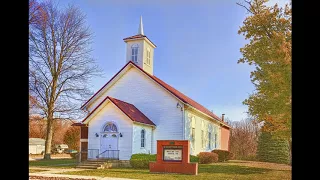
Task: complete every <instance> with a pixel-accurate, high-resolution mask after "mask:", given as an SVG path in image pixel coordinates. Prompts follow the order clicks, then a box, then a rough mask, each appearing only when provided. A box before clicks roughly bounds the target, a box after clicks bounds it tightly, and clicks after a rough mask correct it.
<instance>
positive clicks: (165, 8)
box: [59, 0, 288, 121]
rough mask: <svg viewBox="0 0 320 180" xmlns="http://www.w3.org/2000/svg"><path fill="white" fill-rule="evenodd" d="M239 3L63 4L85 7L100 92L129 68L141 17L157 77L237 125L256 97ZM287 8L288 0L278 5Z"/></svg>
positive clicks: (75, 0) (105, 0) (124, 0)
mask: <svg viewBox="0 0 320 180" xmlns="http://www.w3.org/2000/svg"><path fill="white" fill-rule="evenodd" d="M236 2H239V1H238V0H201V1H196V0H184V1H182V0H162V1H159V0H153V1H147V0H135V1H129V0H61V1H59V5H61V6H65V5H67V4H68V3H72V4H75V5H76V6H78V7H80V9H81V10H82V12H83V13H85V14H86V16H87V24H88V25H89V26H90V29H91V31H92V32H93V34H94V36H93V43H92V48H93V52H92V56H93V57H94V58H95V59H96V61H97V63H98V65H99V66H100V68H101V69H102V70H103V73H104V77H103V78H95V79H93V80H92V90H93V91H94V92H96V91H98V90H99V89H100V88H101V87H102V86H103V85H104V84H105V83H106V82H107V81H108V80H109V79H110V78H111V77H112V76H113V75H114V74H115V73H117V72H118V71H119V70H120V69H121V68H122V67H123V66H124V65H125V63H126V60H125V53H126V52H125V47H126V44H125V42H123V38H125V37H128V36H132V35H135V34H137V31H138V26H139V19H140V15H142V17H143V24H144V34H145V35H146V36H147V37H148V38H149V39H150V40H151V41H152V42H153V43H155V44H156V45H157V48H156V49H155V52H154V53H155V54H154V75H155V76H157V77H158V78H160V79H162V80H163V81H165V82H166V83H168V84H170V85H171V86H173V87H175V88H176V89H178V90H179V91H181V92H182V93H184V94H186V95H187V96H189V97H190V98H192V99H193V100H195V101H197V102H198V103H200V104H202V105H203V106H205V107H206V108H208V109H209V110H213V112H214V113H215V114H216V115H218V116H221V114H222V113H225V114H226V115H225V117H227V118H229V119H230V120H232V121H239V120H241V119H243V118H245V117H246V113H245V112H246V111H247V107H246V106H244V105H242V101H243V100H244V99H246V98H247V97H248V96H249V94H250V93H252V92H253V90H254V86H253V85H252V83H251V81H250V71H252V70H253V67H251V66H249V65H247V64H237V61H238V59H239V58H240V57H241V53H240V48H241V47H243V46H244V45H245V44H246V41H245V40H244V37H243V36H242V35H238V33H237V32H238V29H239V27H240V26H241V25H242V22H243V20H244V19H245V17H246V16H247V13H246V11H245V9H244V8H242V7H240V6H238V5H236ZM275 2H277V3H278V4H280V5H283V4H284V3H285V2H288V0H277V1H275V0H272V1H270V3H269V4H274V3H275Z"/></svg>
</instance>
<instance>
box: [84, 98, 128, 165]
mask: <svg viewBox="0 0 320 180" xmlns="http://www.w3.org/2000/svg"><path fill="white" fill-rule="evenodd" d="M110 121H111V122H114V123H115V124H116V125H117V128H118V131H119V132H121V134H122V137H118V138H119V139H118V149H119V150H120V152H119V159H120V160H129V159H130V157H131V154H132V126H133V122H132V120H131V119H129V118H128V117H127V116H126V115H124V114H123V112H122V111H120V110H119V109H118V108H117V107H116V106H115V105H113V104H112V103H110V102H109V103H107V104H106V105H105V106H104V107H103V108H102V109H101V110H100V111H99V112H97V114H96V115H95V116H94V117H93V119H92V120H91V121H90V122H89V128H88V149H99V152H100V138H101V137H100V136H99V137H96V135H95V134H96V133H98V134H99V135H100V132H102V128H103V127H104V126H105V124H106V123H107V122H110ZM100 153H101V152H100ZM88 158H93V157H88Z"/></svg>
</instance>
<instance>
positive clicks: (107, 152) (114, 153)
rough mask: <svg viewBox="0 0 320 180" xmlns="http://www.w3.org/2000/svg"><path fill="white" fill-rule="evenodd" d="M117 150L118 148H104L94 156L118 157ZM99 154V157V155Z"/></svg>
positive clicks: (103, 157)
mask: <svg viewBox="0 0 320 180" xmlns="http://www.w3.org/2000/svg"><path fill="white" fill-rule="evenodd" d="M119 151H120V150H109V149H108V150H105V151H103V152H102V153H100V154H99V155H98V156H96V158H102V159H119ZM100 156H101V157H100Z"/></svg>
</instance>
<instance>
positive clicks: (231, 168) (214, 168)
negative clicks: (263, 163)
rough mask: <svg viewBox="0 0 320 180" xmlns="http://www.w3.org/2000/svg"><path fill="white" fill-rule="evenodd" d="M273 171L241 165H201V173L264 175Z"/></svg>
mask: <svg viewBox="0 0 320 180" xmlns="http://www.w3.org/2000/svg"><path fill="white" fill-rule="evenodd" d="M269 171H272V170H271V169H265V168H256V167H248V166H239V165H225V166H224V165H214V164H210V165H201V166H199V174H200V173H226V174H242V175H245V174H262V173H266V172H269Z"/></svg>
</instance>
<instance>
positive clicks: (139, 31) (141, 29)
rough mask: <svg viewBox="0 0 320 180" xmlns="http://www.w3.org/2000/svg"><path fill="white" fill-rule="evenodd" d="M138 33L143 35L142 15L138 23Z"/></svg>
mask: <svg viewBox="0 0 320 180" xmlns="http://www.w3.org/2000/svg"><path fill="white" fill-rule="evenodd" d="M138 34H141V35H144V34H143V24H142V16H140V24H139V30H138Z"/></svg>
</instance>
